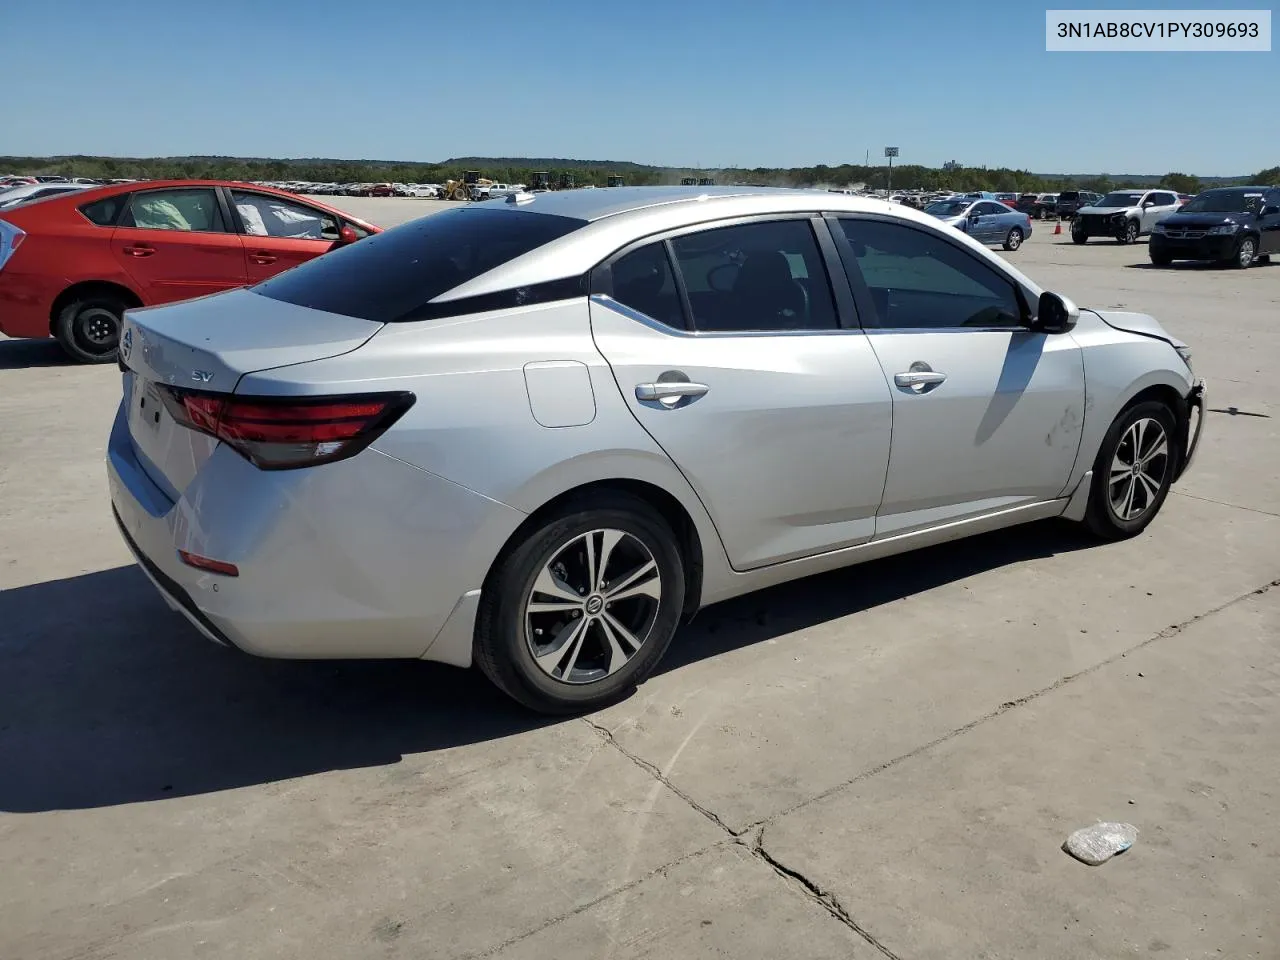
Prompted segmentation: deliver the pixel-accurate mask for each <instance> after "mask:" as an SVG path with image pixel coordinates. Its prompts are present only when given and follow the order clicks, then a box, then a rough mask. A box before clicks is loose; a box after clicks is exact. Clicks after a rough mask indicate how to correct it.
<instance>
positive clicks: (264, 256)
mask: <svg viewBox="0 0 1280 960" xmlns="http://www.w3.org/2000/svg"><path fill="white" fill-rule="evenodd" d="M249 259H250V260H252V261H253V262H254V263H262V264H267V263H275V262H276V259H277V258H276V255H275V254H274V253H268V252H267V251H266V250H255V251H254V252H253V253H251V254H249Z"/></svg>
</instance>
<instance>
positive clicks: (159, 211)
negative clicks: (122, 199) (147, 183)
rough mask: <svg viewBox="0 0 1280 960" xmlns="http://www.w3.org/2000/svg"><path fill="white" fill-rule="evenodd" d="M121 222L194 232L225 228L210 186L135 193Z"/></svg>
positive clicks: (144, 228) (147, 227)
mask: <svg viewBox="0 0 1280 960" xmlns="http://www.w3.org/2000/svg"><path fill="white" fill-rule="evenodd" d="M120 225H121V226H122V227H138V228H141V229H143V230H180V231H184V232H195V233H224V232H226V229H227V228H226V225H225V224H224V223H223V220H222V208H221V207H219V206H218V196H217V194H216V193H215V192H214V191H213V190H212V189H209V188H184V189H179V190H147V191H145V192H142V193H135V194H134V195H133V197H132V199H131V200H130V202H129V209H128V210H127V211H125V216H124V220H123V221H122V222H121V224H120Z"/></svg>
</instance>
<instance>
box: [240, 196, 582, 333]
mask: <svg viewBox="0 0 1280 960" xmlns="http://www.w3.org/2000/svg"><path fill="white" fill-rule="evenodd" d="M584 226H586V221H585V220H577V219H573V218H570V217H557V216H551V215H548V214H544V213H530V212H526V211H516V210H502V209H498V210H493V209H485V208H484V207H480V206H477V207H470V208H459V209H456V210H448V211H446V212H444V213H437V214H434V215H432V216H427V217H422V218H421V219H419V220H413V221H411V222H409V223H406V224H404V225H402V226H399V227H396V228H395V229H394V230H388V231H387V232H385V233H378V234H374V235H373V236H371V237H369V238H367V239H365V240H361V241H359V242H358V243H352V244H349V245H347V246H345V247H342V248H340V249H337V250H334V251H332V252H330V253H326V254H325V255H324V256H322V257H317V258H316V259H315V260H311V261H309V262H307V263H304V264H302V265H301V266H299V267H294V268H293V269H292V270H287V271H285V272H284V273H282V274H279V275H278V276H276V277H273V278H271V279H270V280H267V281H265V282H263V283H260V284H258V285H257V286H255V287H252V288H251V289H252V290H253V292H254V293H257V294H261V295H262V296H264V297H271V298H272V299H273V300H282V301H284V302H285V303H293V304H297V305H298V306H300V307H311V308H313V309H315V310H324V311H326V312H328V313H338V314H342V315H343V316H348V317H360V318H362V319H365V320H373V321H375V322H377V323H390V322H393V321H396V320H415V319H423V318H424V316H425V315H424V314H422V313H415V311H419V310H420V308H423V307H425V305H426V304H427V302H428V301H430V300H433V299H434V298H436V297H438V296H440V294H442V293H446V292H448V291H449V290H452V289H453V288H454V287H457V286H459V285H461V284H463V283H466V282H467V281H468V280H472V279H474V278H476V277H478V276H480V275H481V274H482V273H487V272H488V271H490V270H492V269H493V268H494V267H498V266H501V265H502V264H504V263H507V262H509V261H511V260H514V259H516V258H517V257H519V256H522V255H523V254H526V253H528V252H530V251H531V250H534V249H536V248H538V247H540V246H542V245H543V244H546V243H550V242H551V241H552V240H556V239H558V238H560V237H563V236H565V235H566V234H568V233H571V232H572V231H574V230H577V229H578V228H580V227H584ZM428 312H429V311H428Z"/></svg>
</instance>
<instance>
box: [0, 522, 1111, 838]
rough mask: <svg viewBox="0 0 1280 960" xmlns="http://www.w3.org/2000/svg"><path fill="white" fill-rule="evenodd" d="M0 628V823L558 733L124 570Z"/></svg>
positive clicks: (805, 598) (718, 636)
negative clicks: (3, 815)
mask: <svg viewBox="0 0 1280 960" xmlns="http://www.w3.org/2000/svg"><path fill="white" fill-rule="evenodd" d="M1090 542H1091V541H1088V540H1086V539H1085V538H1084V537H1083V536H1082V535H1081V534H1079V533H1076V532H1075V531H1074V528H1070V527H1068V526H1067V525H1065V524H1055V523H1042V524H1037V525H1034V526H1030V527H1024V528H1021V529H1020V530H1015V531H1006V532H999V533H993V534H988V535H985V536H983V537H979V538H975V539H972V540H969V541H966V542H964V543H955V544H947V545H943V546H940V547H934V548H931V549H929V550H925V551H921V552H917V553H914V554H911V555H909V556H903V557H896V558H889V559H886V560H881V561H877V562H875V563H871V564H867V565H865V566H861V567H854V568H850V569H847V570H841V571H835V572H832V573H828V574H823V575H820V576H817V577H811V578H809V579H807V580H803V581H799V582H796V583H791V584H786V585H783V586H780V587H775V588H772V589H770V590H766V591H762V592H760V593H757V594H754V595H751V596H748V597H743V598H740V599H737V600H733V601H729V602H726V603H722V604H717V605H716V606H714V607H710V608H708V609H707V610H704V611H702V612H701V613H700V614H699V615H698V617H697V619H696V620H695V621H694V622H693V623H692V624H690V625H689V626H687V627H685V628H684V630H683V631H682V632H681V633H680V635H679V636H678V637H677V640H676V642H675V643H674V644H672V646H671V648H670V650H669V651H668V653H667V656H666V658H665V660H664V662H663V664H662V665H661V666H660V667H659V670H660V671H661V672H666V671H669V670H675V669H679V668H680V667H681V666H684V665H686V664H689V663H692V662H695V661H697V660H701V659H704V658H706V657H711V656H715V655H717V654H719V653H723V652H726V651H728V650H732V649H738V648H742V647H746V646H749V645H751V644H755V643H759V642H761V641H764V640H768V639H771V638H773V637H776V636H780V635H783V634H786V633H790V632H791V631H794V630H799V629H802V628H804V627H807V626H811V625H813V624H817V623H821V622H823V621H827V620H832V619H835V618H838V617H843V616H847V615H849V614H852V613H856V612H857V611H859V610H864V609H867V608H870V607H874V606H878V605H880V604H883V603H888V602H890V601H892V600H897V599H900V598H902V597H905V596H909V595H911V594H913V593H917V592H920V591H923V590H928V589H930V588H932V587H936V586H938V585H940V584H944V583H948V582H951V581H954V580H957V579H962V578H964V577H968V576H971V575H973V574H976V573H979V572H982V571H985V570H990V569H993V568H996V567H1000V566H1003V565H1006V564H1009V563H1013V562H1018V561H1024V560H1029V559H1033V558H1037V557H1043V556H1049V555H1052V554H1055V553H1061V552H1064V551H1069V550H1075V549H1078V548H1080V547H1083V546H1086V545H1088V544H1089V543H1090ZM0 624H2V625H3V633H2V634H0V771H2V772H0V811H8V812H15V813H29V812H37V811H43V810H59V809H85V808H93V807H105V806H113V805H116V804H124V803H136V802H141V801H150V800H160V799H164V798H168V797H178V796H191V795H196V794H201V793H209V792H214V791H220V790H227V789H232V788H235V787H243V786H248V785H253V784H261V783H271V782H274V781H279V780H285V779H289V778H292V777H300V776H306V775H309V774H314V773H320V772H324V771H328V770H340V769H354V768H360V767H371V766H381V765H388V764H394V763H398V762H399V761H400V760H401V759H402V758H403V757H404V756H405V755H407V754H415V753H423V752H428V751H433V750H439V749H444V748H447V747H456V746H462V745H466V744H470V743H477V742H483V741H487V740H493V739H498V738H502V737H507V736H512V735H515V734H518V733H521V732H525V731H529V730H533V729H537V728H539V727H542V726H546V725H549V724H552V723H558V722H564V721H563V719H562V718H547V717H541V716H538V715H535V714H532V713H530V712H528V711H525V710H524V709H522V708H520V707H518V706H517V705H515V704H514V703H513V702H511V701H510V700H508V699H507V698H506V697H505V696H503V695H502V694H500V693H498V691H497V690H496V689H494V688H493V687H492V686H491V685H490V684H489V683H488V681H487V680H485V679H484V678H483V676H481V674H480V673H479V672H478V671H475V670H469V671H463V670H458V669H456V668H452V667H447V666H443V665H439V664H431V663H424V662H421V661H416V660H408V661H272V660H262V659H257V658H254V657H250V656H246V655H243V654H239V653H236V652H234V651H230V650H226V649H224V648H221V647H218V646H216V645H215V644H213V643H211V642H209V641H207V640H205V639H203V638H202V637H201V636H200V635H199V634H198V633H197V632H196V631H195V630H194V628H192V627H191V626H190V625H189V624H188V623H187V622H186V620H185V619H183V618H182V617H181V616H179V615H178V614H176V613H173V612H172V611H170V610H169V609H168V608H167V607H166V606H165V605H164V603H163V602H162V601H161V600H160V598H159V596H158V595H157V594H156V592H155V590H154V589H153V588H152V586H151V584H150V583H149V582H148V581H147V580H146V579H145V577H144V576H143V575H142V573H141V572H140V571H139V570H138V569H137V568H135V567H118V568H115V569H111V570H104V571H100V572H97V573H88V574H84V575H81V576H78V577H71V578H68V579H65V580H56V581H50V582H47V583H41V584H35V585H32V586H27V587H18V588H15V589H11V590H6V591H0Z"/></svg>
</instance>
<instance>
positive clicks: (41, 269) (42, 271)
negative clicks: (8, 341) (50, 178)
mask: <svg viewBox="0 0 1280 960" xmlns="http://www.w3.org/2000/svg"><path fill="white" fill-rule="evenodd" d="M75 199H76V200H78V201H81V202H83V198H81V197H76V198H75ZM4 219H5V220H8V221H9V222H10V223H12V224H13V225H14V226H16V227H18V228H19V229H20V230H23V231H24V232H26V234H27V238H26V240H25V241H23V244H22V246H21V247H19V248H18V251H17V252H16V253H15V254H14V255H13V257H12V258H11V259H10V260H9V262H8V263H7V264H6V265H5V268H4V273H3V274H0V313H3V314H4V315H5V321H6V322H5V332H6V333H8V334H9V335H10V336H24V337H46V336H48V335H49V332H50V331H49V323H50V319H51V318H50V313H51V311H52V309H53V304H54V301H55V300H56V299H57V298H58V296H59V295H60V294H61V293H63V292H64V291H65V290H67V289H68V288H69V287H71V286H73V285H75V284H77V283H83V282H85V281H90V280H94V281H103V282H107V283H113V284H116V285H117V286H120V287H123V288H125V289H126V290H128V291H130V292H131V293H132V294H133V295H134V296H136V297H138V298H139V300H143V302H144V303H145V299H144V298H143V297H142V296H141V292H140V291H139V289H138V286H137V284H135V283H134V282H133V280H132V279H131V278H130V277H129V275H128V274H127V273H125V272H124V270H122V269H121V267H120V265H119V263H118V262H117V261H116V259H115V257H114V256H113V255H112V252H111V235H112V233H113V228H111V227H100V226H97V225H96V224H92V223H90V222H89V221H88V220H86V219H85V218H84V217H82V216H81V215H80V214H79V213H78V212H77V210H76V207H75V204H74V203H73V202H72V198H66V199H62V198H59V199H55V200H50V201H46V202H45V203H40V204H36V205H33V206H31V207H28V208H25V209H19V210H14V211H10V212H8V213H6V214H4Z"/></svg>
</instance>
